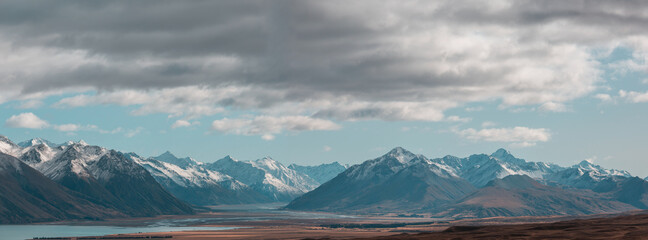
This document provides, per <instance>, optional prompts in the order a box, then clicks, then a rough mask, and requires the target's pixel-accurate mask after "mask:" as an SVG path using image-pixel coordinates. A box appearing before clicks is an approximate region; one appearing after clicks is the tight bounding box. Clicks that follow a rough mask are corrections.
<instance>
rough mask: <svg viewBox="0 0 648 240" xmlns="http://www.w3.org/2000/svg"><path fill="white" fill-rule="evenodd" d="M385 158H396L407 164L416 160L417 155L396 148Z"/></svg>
mask: <svg viewBox="0 0 648 240" xmlns="http://www.w3.org/2000/svg"><path fill="white" fill-rule="evenodd" d="M384 157H393V158H396V159H397V160H398V161H399V162H401V163H407V162H409V161H411V160H412V159H414V158H416V154H414V153H412V152H410V151H407V150H405V149H404V148H402V147H395V148H394V149H392V150H391V151H389V152H388V153H387V154H385V155H384Z"/></svg>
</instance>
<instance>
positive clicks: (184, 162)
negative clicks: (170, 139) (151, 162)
mask: <svg viewBox="0 0 648 240" xmlns="http://www.w3.org/2000/svg"><path fill="white" fill-rule="evenodd" d="M152 158H153V159H155V160H158V161H160V162H166V163H171V164H174V165H177V166H180V167H183V168H184V167H187V166H191V165H197V164H198V163H197V162H196V161H195V160H193V159H192V158H189V157H186V158H178V157H176V156H175V155H173V153H171V152H169V151H166V152H164V153H162V154H161V155H160V156H157V157H152Z"/></svg>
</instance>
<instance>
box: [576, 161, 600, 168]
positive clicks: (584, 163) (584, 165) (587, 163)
mask: <svg viewBox="0 0 648 240" xmlns="http://www.w3.org/2000/svg"><path fill="white" fill-rule="evenodd" d="M574 167H577V168H580V169H583V170H601V169H602V168H601V166H599V165H596V164H594V163H592V161H591V160H589V159H587V160H583V161H581V162H580V163H578V164H576V165H575V166H574Z"/></svg>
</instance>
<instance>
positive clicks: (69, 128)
mask: <svg viewBox="0 0 648 240" xmlns="http://www.w3.org/2000/svg"><path fill="white" fill-rule="evenodd" d="M80 128H81V126H79V125H77V124H63V125H55V126H54V129H56V130H58V131H61V132H75V131H78V130H79V129H80Z"/></svg>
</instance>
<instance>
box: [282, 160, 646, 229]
mask: <svg viewBox="0 0 648 240" xmlns="http://www.w3.org/2000/svg"><path fill="white" fill-rule="evenodd" d="M568 173H570V174H568ZM627 176H629V174H628V173H627V172H624V171H618V170H607V169H603V168H601V167H599V166H596V165H591V164H587V163H581V164H578V165H576V166H573V167H568V168H565V167H560V166H557V165H554V164H546V163H541V162H527V161H525V160H523V159H519V158H516V157H514V156H513V155H511V154H510V152H508V151H506V150H504V149H499V150H497V151H496V152H495V153H493V154H491V155H486V154H477V155H471V156H469V157H467V158H458V157H454V156H446V157H443V158H437V159H432V160H428V159H427V158H425V157H424V156H422V155H416V154H413V153H411V152H408V151H406V150H405V149H402V148H395V149H393V150H392V151H390V152H388V153H387V154H385V155H383V156H382V157H379V158H377V159H374V160H368V161H365V162H364V163H362V164H359V165H355V166H352V167H350V168H348V169H347V170H346V171H344V172H342V173H341V174H339V175H338V176H336V177H335V178H333V179H332V180H330V181H328V182H326V183H324V184H322V185H321V186H320V187H318V188H316V189H315V190H313V191H311V192H308V193H306V194H304V195H303V196H301V197H299V198H297V199H295V200H294V201H292V202H291V203H290V204H288V205H287V206H286V208H288V209H295V210H308V211H334V212H350V213H378V214H386V213H398V212H400V213H408V212H409V213H424V214H431V215H433V216H444V217H445V216H449V217H493V216H528V215H532V216H536V215H569V214H574V215H580V214H592V213H608V212H618V211H627V210H631V209H636V208H646V204H647V203H648V194H647V193H648V182H646V181H644V180H642V179H639V178H628V177H627ZM563 178H564V179H563ZM581 178H582V179H581ZM574 179H576V180H578V181H572V180H574ZM591 179H595V180H596V181H589V182H588V181H585V180H591ZM556 180H561V181H560V183H556V182H553V181H556ZM567 180H569V181H567ZM539 181H540V182H539ZM541 182H543V183H544V182H553V185H554V186H547V185H544V184H542V183H541ZM572 182H578V183H583V186H587V187H583V188H584V189H582V190H581V189H574V187H571V186H569V185H566V184H574V183H572ZM574 186H575V185H574Z"/></svg>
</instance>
